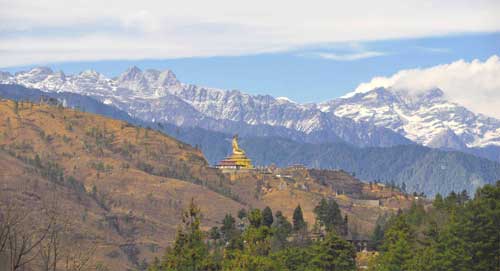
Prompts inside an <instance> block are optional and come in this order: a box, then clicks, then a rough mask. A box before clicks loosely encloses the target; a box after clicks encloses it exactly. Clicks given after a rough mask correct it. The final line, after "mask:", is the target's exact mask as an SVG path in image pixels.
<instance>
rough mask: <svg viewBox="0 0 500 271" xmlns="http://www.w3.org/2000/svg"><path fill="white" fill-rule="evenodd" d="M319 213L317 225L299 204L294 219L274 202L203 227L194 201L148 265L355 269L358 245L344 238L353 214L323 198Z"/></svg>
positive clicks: (155, 269)
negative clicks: (347, 214)
mask: <svg viewBox="0 0 500 271" xmlns="http://www.w3.org/2000/svg"><path fill="white" fill-rule="evenodd" d="M314 213H315V215H316V223H315V224H314V225H313V227H311V230H308V225H307V222H306V221H305V220H304V217H303V212H302V208H301V206H300V205H299V206H297V207H296V208H295V210H294V212H293V216H292V221H291V222H290V221H289V220H288V219H287V217H286V216H284V215H283V213H282V212H281V211H277V212H276V213H274V214H273V212H272V210H271V208H270V207H266V208H264V209H263V210H260V209H251V210H245V209H242V210H240V211H239V212H238V214H237V217H236V218H235V217H233V216H232V215H231V214H226V216H225V217H224V219H223V221H222V223H221V226H220V227H213V228H211V229H210V231H208V232H203V231H202V230H201V216H202V214H201V211H200V209H199V207H198V206H196V204H195V203H194V201H191V204H190V205H189V207H188V208H187V210H186V211H184V215H183V217H182V223H181V225H180V226H179V229H178V231H177V235H176V238H175V241H174V243H173V244H172V245H171V246H170V247H168V248H167V249H166V251H165V253H164V255H163V257H162V258H161V259H156V260H155V261H154V263H153V264H151V265H150V267H149V268H148V270H149V271H172V270H178V271H198V270H199V271H201V270H207V271H208V270H214V271H215V270H241V271H244V270H249V271H250V270H263V271H265V270H269V271H271V270H289V271H295V270H297V271H298V270H308V271H313V270H314V271H319V270H355V269H356V263H355V257H356V251H355V248H354V247H353V246H352V245H351V244H350V243H349V242H348V241H346V240H345V239H344V237H345V234H346V232H347V225H346V220H347V219H346V218H345V217H342V215H341V213H340V209H339V207H338V205H337V203H336V202H335V201H334V200H333V199H328V200H327V199H323V200H321V201H320V202H319V204H318V205H317V206H316V208H315V209H314Z"/></svg>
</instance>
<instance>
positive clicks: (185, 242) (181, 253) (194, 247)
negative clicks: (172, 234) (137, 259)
mask: <svg viewBox="0 0 500 271" xmlns="http://www.w3.org/2000/svg"><path fill="white" fill-rule="evenodd" d="M200 218H201V213H200V209H199V208H198V207H197V206H196V205H195V203H194V201H193V200H191V203H190V205H189V207H188V209H187V210H186V211H184V214H183V217H182V225H181V226H180V227H179V229H178V231H177V235H176V238H175V241H174V244H173V246H172V247H169V248H167V252H166V253H165V256H164V258H163V262H162V264H161V269H160V270H178V271H198V270H206V269H205V267H206V265H207V264H209V263H208V262H207V260H208V248H207V245H205V243H204V242H203V232H202V231H201V229H200Z"/></svg>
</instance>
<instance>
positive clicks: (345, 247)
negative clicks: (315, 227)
mask: <svg viewBox="0 0 500 271" xmlns="http://www.w3.org/2000/svg"><path fill="white" fill-rule="evenodd" d="M312 255H313V258H312V259H311V261H310V266H312V267H315V268H317V269H318V270H335V271H343V270H345V271H348V270H349V271H351V270H356V261H355V259H356V250H355V249H354V246H353V245H352V244H350V243H349V242H347V241H345V240H343V239H342V238H340V237H339V236H338V235H337V234H336V233H335V232H333V231H331V232H329V233H328V234H327V235H326V237H325V239H324V240H323V241H320V242H319V243H317V244H315V245H313V247H312Z"/></svg>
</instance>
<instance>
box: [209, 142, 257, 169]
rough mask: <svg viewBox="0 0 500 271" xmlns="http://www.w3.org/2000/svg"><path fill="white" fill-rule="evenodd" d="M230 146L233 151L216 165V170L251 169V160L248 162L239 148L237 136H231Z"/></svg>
mask: <svg viewBox="0 0 500 271" xmlns="http://www.w3.org/2000/svg"><path fill="white" fill-rule="evenodd" d="M231 146H232V149H233V153H232V154H231V155H229V156H228V157H226V158H224V159H223V160H221V161H220V162H219V164H218V165H217V167H218V168H221V169H231V170H235V169H236V170H237V169H252V168H253V165H252V160H250V159H249V158H248V157H247V156H246V154H245V151H244V150H243V149H241V148H240V146H239V144H238V135H234V136H233V140H232V142H231Z"/></svg>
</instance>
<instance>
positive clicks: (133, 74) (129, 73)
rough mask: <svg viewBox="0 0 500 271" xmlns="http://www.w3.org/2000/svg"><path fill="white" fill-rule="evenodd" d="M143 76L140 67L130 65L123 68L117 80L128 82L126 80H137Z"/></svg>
mask: <svg viewBox="0 0 500 271" xmlns="http://www.w3.org/2000/svg"><path fill="white" fill-rule="evenodd" d="M142 78H143V74H142V71H141V69H139V68H138V67H137V66H132V67H130V68H128V69H127V70H125V71H124V72H123V73H122V74H120V76H118V82H128V81H137V80H141V79H142Z"/></svg>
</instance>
